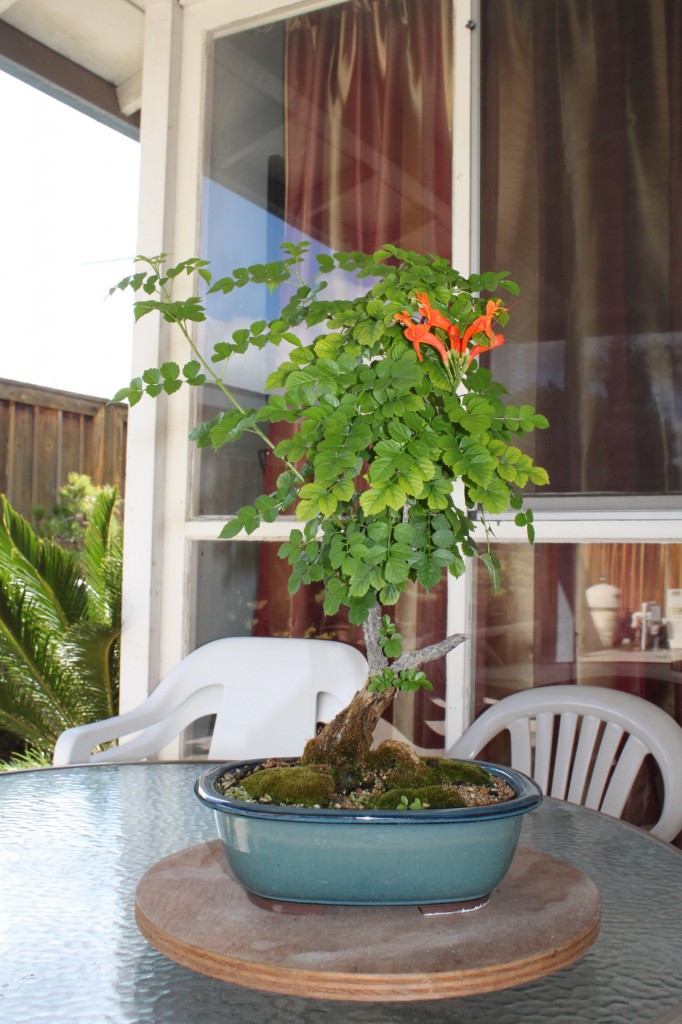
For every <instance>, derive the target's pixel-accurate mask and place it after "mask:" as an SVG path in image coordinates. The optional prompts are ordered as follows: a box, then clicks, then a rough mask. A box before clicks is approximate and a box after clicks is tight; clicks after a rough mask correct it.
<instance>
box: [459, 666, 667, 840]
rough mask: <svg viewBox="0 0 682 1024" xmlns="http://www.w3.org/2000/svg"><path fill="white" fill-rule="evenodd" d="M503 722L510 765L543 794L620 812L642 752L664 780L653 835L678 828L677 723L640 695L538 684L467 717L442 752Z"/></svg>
mask: <svg viewBox="0 0 682 1024" xmlns="http://www.w3.org/2000/svg"><path fill="white" fill-rule="evenodd" d="M505 729H507V730H508V731H509V734H510V737H511V764H512V767H514V768H517V769H518V770H519V771H522V772H524V773H525V774H526V775H530V776H531V778H533V779H534V780H535V781H536V782H537V783H538V785H539V786H540V787H541V789H542V791H543V793H545V794H547V795H548V796H552V797H557V798H558V799H560V800H567V801H569V802H570V803H575V804H583V805H584V806H585V807H590V808H592V809H593V810H598V811H603V812H604V813H605V814H610V815H612V816H613V817H616V818H619V817H620V816H621V815H622V813H623V808H624V807H625V803H626V801H627V798H628V796H629V794H630V792H631V790H632V787H633V784H634V782H635V779H636V777H637V774H638V772H639V769H640V767H641V765H642V762H643V761H644V759H645V757H646V756H647V755H648V754H651V756H652V757H653V758H654V759H655V760H656V762H657V764H658V767H659V769H660V772H661V776H662V779H663V787H664V797H663V807H662V810H661V816H660V818H659V820H658V822H657V824H656V825H655V826H654V827H653V828H652V830H651V831H652V832H653V833H654V835H657V836H660V837H661V838H662V839H668V840H671V839H674V838H675V836H676V835H677V834H678V832H679V831H680V829H682V786H681V782H682V728H681V727H680V726H679V725H678V724H677V722H675V720H674V719H673V718H671V717H670V715H668V714H667V713H666V712H665V711H663V710H662V709H661V708H658V707H656V706H655V705H654V704H651V703H649V701H646V700H644V699H643V698H641V697H636V696H634V695H633V694H630V693H621V692H620V691H619V690H609V689H606V688H605V687H600V686H580V685H575V684H572V685H567V686H539V687H535V688H533V689H530V690H521V691H519V692H518V693H513V694H510V695H509V696H508V697H504V698H503V699H502V700H500V701H498V703H497V704H493V705H492V706H491V707H490V708H488V709H487V710H486V711H484V712H483V714H482V715H481V716H480V717H479V718H478V719H476V721H475V722H473V724H472V725H470V726H469V728H468V729H467V730H466V731H465V732H464V734H463V735H462V736H461V737H460V739H459V740H457V741H456V743H455V744H454V745H453V746H452V747H451V749H450V750H449V751H448V755H449V756H450V757H461V758H469V757H476V755H477V754H479V753H480V751H481V750H482V749H483V747H485V745H486V744H487V743H489V742H490V740H492V739H494V738H495V736H497V735H499V733H501V732H502V731H503V730H505Z"/></svg>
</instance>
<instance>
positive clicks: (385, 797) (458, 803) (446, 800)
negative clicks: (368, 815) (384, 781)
mask: <svg viewBox="0 0 682 1024" xmlns="http://www.w3.org/2000/svg"><path fill="white" fill-rule="evenodd" d="M402 797H406V798H407V802H408V804H411V803H412V802H413V801H414V800H417V799H418V800H420V801H421V803H422V806H424V807H466V804H465V802H464V800H462V798H461V796H460V795H459V793H457V791H456V790H454V789H451V788H450V787H449V786H419V787H417V788H416V789H408V790H405V789H387V790H386V792H385V793H381V795H380V796H378V797H377V798H376V800H375V801H373V802H372V803H370V804H368V807H374V808H376V809H377V810H386V811H395V810H396V809H397V807H398V805H399V804H400V801H401V798H402Z"/></svg>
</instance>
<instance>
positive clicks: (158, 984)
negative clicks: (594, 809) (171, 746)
mask: <svg viewBox="0 0 682 1024" xmlns="http://www.w3.org/2000/svg"><path fill="white" fill-rule="evenodd" d="M201 770H202V766H201V765H197V764H149V765H99V766H96V767H95V766H93V767H89V768H64V769H51V770H48V771H43V772H25V773H14V774H6V775H0V1020H2V1021H3V1024H157V1022H158V1024H161V1022H163V1024H166V1022H168V1024H218V1022H221V1024H222V1022H230V1024H242V1022H243V1024H260V1022H261V1021H262V1022H263V1024H266V1022H267V1024H324V1022H325V1021H329V1024H357V1022H362V1024H413V1022H415V1021H417V1020H418V1021H419V1024H429V1022H433V1024H493V1022H494V1024H519V1022H521V1021H522V1022H524V1024H544V1022H551V1024H562V1022H565V1024H569V1022H577V1021H580V1022H581V1024H592V1022H594V1024H597V1022H598V1024H632V1022H637V1024H644V1022H654V1021H660V1022H661V1024H663V1022H666V1024H669V1022H672V1021H678V1020H682V977H681V973H682V972H681V971H680V967H681V965H682V926H681V924H680V909H679V908H680V896H682V853H680V851H679V850H676V849H674V848H673V847H671V846H669V845H666V844H664V843H662V842H660V841H657V840H653V839H651V838H650V837H648V836H646V835H645V834H643V833H641V832H639V831H638V830H636V829H634V828H632V827H630V826H627V825H624V824H622V823H621V822H616V821H613V820H611V819H609V818H606V817H604V816H603V815H597V814H593V813H591V812H586V811H584V810H582V809H580V808H574V807H571V806H570V805H568V804H561V803H557V802H555V801H551V800H546V801H545V802H544V803H543V804H542V806H541V807H540V808H539V809H538V810H537V811H534V812H532V813H531V814H529V815H527V816H526V818H525V820H524V826H523V832H522V836H521V842H522V843H523V844H525V845H527V846H532V847H534V848H535V849H538V850H541V851H543V852H545V853H550V854H553V855H554V856H558V857H561V858H562V859H564V860H566V861H568V862H569V863H571V864H573V865H575V866H576V867H577V868H579V869H580V870H581V871H583V872H584V873H585V874H586V875H588V876H589V877H590V878H592V880H593V881H594V882H595V883H596V885H597V887H598V888H599V890H600V894H601V898H602V925H601V933H600V936H599V938H598V939H597V941H596V943H595V945H594V946H593V947H592V948H591V949H590V950H589V951H588V953H587V954H586V955H585V956H584V957H583V958H582V959H581V960H579V961H578V962H577V963H575V964H573V965H572V966H570V967H567V968H565V969H563V970H562V971H559V972H557V973H556V974H553V975H548V976H547V977H545V978H542V979H540V980H538V981H534V982H531V983H529V984H526V985H523V986H521V987H519V988H516V989H507V990H506V991H503V992H497V993H491V994H488V995H481V996H474V997H467V998H462V999H450V1000H435V1001H432V1002H430V1001H424V1002H420V1003H418V1004H417V1003H389V1004H380V1003H362V1004H360V1003H352V1002H347V1003H346V1002H325V1001H321V1000H308V999H301V998H294V997H291V996H278V995H271V994H267V993H262V992H257V991H252V990H250V989H247V988H242V987H240V986H236V985H229V984H227V983H225V982H220V981H216V980H213V979H211V978H208V977H205V976H203V975H201V974H198V973H195V972H193V971H190V970H188V969H187V968H184V967H181V966H179V965H178V964H175V963H173V962H172V961H170V960H168V959H166V958H165V957H164V956H162V955H161V954H160V953H157V952H156V951H155V950H154V949H152V948H151V947H150V946H149V945H148V944H147V943H146V941H145V940H144V939H143V938H142V936H141V935H140V933H139V931H138V929H137V927H136V924H135V918H134V900H135V888H136V886H137V882H138V881H139V879H140V878H141V877H142V875H143V874H144V873H145V872H146V871H147V870H148V869H149V868H150V867H151V866H152V865H153V864H155V863H156V862H157V861H159V860H161V859H162V858H163V857H167V856H169V855H170V854H172V853H175V852H177V851H178V850H181V849H185V848H187V847H189V846H193V845H195V844H197V843H202V842H206V841H209V840H212V839H215V837H216V833H215V826H214V822H213V816H212V814H211V813H210V812H209V811H207V810H206V808H204V807H203V806H202V805H201V804H200V803H199V801H198V800H197V799H196V797H195V796H194V793H193V783H194V780H195V778H196V777H197V776H198V775H199V774H200V772H201ZM259 912H260V913H266V911H259ZM675 1007H677V1011H679V1014H680V1015H679V1016H678V1015H677V1011H676V1010H675V1009H674V1008H675Z"/></svg>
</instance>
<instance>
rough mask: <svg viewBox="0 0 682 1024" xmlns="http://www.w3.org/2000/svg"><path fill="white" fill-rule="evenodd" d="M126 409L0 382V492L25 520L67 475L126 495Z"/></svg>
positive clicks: (50, 500)
mask: <svg viewBox="0 0 682 1024" xmlns="http://www.w3.org/2000/svg"><path fill="white" fill-rule="evenodd" d="M127 423H128V408H127V406H125V405H122V404H117V405H110V404H109V403H108V402H106V401H105V400H104V399H100V398H91V397H89V396H87V395H76V394H72V393H70V392H68V391H58V390H52V389H50V388H42V387H36V386H33V385H28V384H22V383H20V382H18V381H10V380H3V379H1V378H0V491H1V492H4V493H5V494H6V495H7V497H8V499H9V501H10V502H11V503H12V505H13V506H14V508H16V509H17V511H18V512H20V513H21V514H22V515H23V516H26V517H27V518H28V519H30V518H32V512H33V508H34V507H36V506H42V507H43V508H45V509H47V510H48V511H49V510H50V509H51V508H52V505H53V504H54V503H55V502H56V501H57V500H58V497H59V488H60V487H62V486H63V485H64V484H65V483H66V482H67V480H68V476H69V473H86V474H87V475H88V476H89V477H90V478H91V479H92V481H93V483H96V484H116V485H117V486H118V488H119V491H120V492H121V496H123V494H124V490H125V458H126V436H127Z"/></svg>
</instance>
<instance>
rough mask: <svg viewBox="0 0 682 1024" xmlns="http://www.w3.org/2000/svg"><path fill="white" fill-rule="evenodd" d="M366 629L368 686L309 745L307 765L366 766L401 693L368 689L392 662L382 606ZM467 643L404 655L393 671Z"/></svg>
mask: <svg viewBox="0 0 682 1024" xmlns="http://www.w3.org/2000/svg"><path fill="white" fill-rule="evenodd" d="M362 628H363V634H364V639H365V647H366V650H367V662H368V665H369V676H368V679H367V683H365V686H364V687H363V688H362V689H361V690H358V692H357V693H356V694H355V696H354V697H353V698H352V700H351V701H350V703H349V704H347V705H346V707H345V708H344V709H343V710H342V711H340V712H339V713H338V715H336V717H335V718H333V719H332V721H331V722H328V723H327V725H325V727H324V728H323V729H322V731H321V732H320V733H319V734H318V735H317V736H315V737H314V738H313V739H311V740H309V741H308V743H307V744H306V748H305V753H304V755H303V760H304V761H305V762H306V763H307V764H328V765H333V766H334V767H336V768H340V769H345V768H349V769H355V768H357V766H359V765H363V764H364V763H365V762H366V760H367V755H368V754H369V750H370V747H371V745H372V737H373V735H374V730H375V728H376V726H377V723H378V722H379V719H380V718H381V716H382V715H383V713H384V711H385V710H386V708H388V707H389V705H390V704H391V703H392V701H393V700H395V698H396V696H397V694H398V693H399V692H400V691H399V689H398V688H397V687H389V689H387V690H381V691H379V692H377V693H375V692H371V691H370V690H368V689H367V686H368V684H369V680H370V679H371V678H372V676H374V675H376V674H377V673H379V672H381V670H382V669H383V668H386V667H387V666H388V659H387V658H386V656H385V655H384V652H383V651H382V649H381V645H380V644H379V637H380V635H381V607H380V606H379V605H378V604H376V605H375V606H374V607H373V608H372V610H371V611H370V614H369V616H368V618H367V621H366V622H365V623H364V625H363V627H362ZM466 639H468V638H467V636H466V635H465V634H464V633H453V634H452V635H451V636H448V637H446V638H445V639H444V640H441V641H440V642H439V643H437V644H431V645H430V646H428V647H422V648H420V649H419V650H417V651H409V652H408V653H406V654H402V655H401V656H400V657H399V658H397V659H396V660H395V661H394V662H393V663H392V664H391V666H390V667H391V668H392V669H393V670H394V671H395V672H399V671H400V670H401V669H416V668H418V667H419V666H420V665H423V664H425V663H426V662H429V661H435V660H436V659H437V658H442V657H443V656H444V655H445V654H447V653H448V652H449V651H452V650H454V649H455V647H458V646H459V645H460V644H461V643H463V642H464V641H465V640H466Z"/></svg>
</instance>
